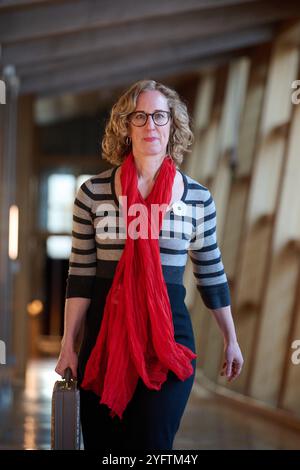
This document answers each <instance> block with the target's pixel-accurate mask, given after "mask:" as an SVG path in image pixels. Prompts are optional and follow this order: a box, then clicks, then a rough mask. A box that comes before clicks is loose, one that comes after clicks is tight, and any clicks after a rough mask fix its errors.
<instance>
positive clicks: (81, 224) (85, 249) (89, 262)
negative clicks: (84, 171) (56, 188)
mask: <svg viewBox="0 0 300 470" xmlns="http://www.w3.org/2000/svg"><path fill="white" fill-rule="evenodd" d="M92 186H93V185H92V182H91V180H90V179H89V180H87V181H85V182H84V183H83V184H82V185H81V186H80V188H79V189H78V191H77V194H76V197H75V200H74V204H73V226H72V251H71V255H70V259H69V270H68V277H67V282H66V284H67V285H66V298H70V297H85V298H91V296H92V288H93V283H94V280H95V276H96V266H97V254H96V242H95V229H94V225H93V217H92V202H93V188H92Z"/></svg>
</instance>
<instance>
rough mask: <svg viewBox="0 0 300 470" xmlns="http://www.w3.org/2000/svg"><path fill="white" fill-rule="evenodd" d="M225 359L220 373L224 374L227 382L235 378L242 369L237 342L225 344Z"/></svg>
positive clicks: (241, 357)
mask: <svg viewBox="0 0 300 470" xmlns="http://www.w3.org/2000/svg"><path fill="white" fill-rule="evenodd" d="M224 355H225V361H224V363H223V368H222V370H221V373H220V375H226V377H227V380H228V382H231V381H232V380H234V379H236V378H237V377H238V376H239V375H240V373H241V370H242V366H243V363H244V359H243V356H242V353H241V350H240V347H239V345H238V343H237V342H235V343H229V344H225V346H224Z"/></svg>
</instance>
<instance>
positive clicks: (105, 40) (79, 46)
mask: <svg viewBox="0 0 300 470" xmlns="http://www.w3.org/2000/svg"><path fill="white" fill-rule="evenodd" d="M252 10H253V8H252ZM286 14H287V15H289V14H290V13H287V11H286ZM299 14H300V9H299ZM277 17H278V13H277V12H274V11H272V10H269V9H268V8H266V7H263V8H262V6H260V7H259V8H258V10H257V11H255V13H254V12H253V11H252V14H249V5H243V6H233V7H230V8H226V9H224V11H223V12H222V22H220V20H219V17H218V16H216V15H215V11H213V10H211V11H206V12H188V13H185V14H182V15H174V16H173V17H172V18H169V22H171V23H172V28H169V27H166V19H165V18H164V17H161V18H155V19H145V20H144V21H142V22H132V23H130V24H128V23H126V24H121V25H119V26H116V25H113V26H110V27H104V28H99V29H92V30H88V31H79V32H77V33H70V34H64V35H61V34H60V35H57V36H52V37H44V38H40V39H39V40H36V39H31V40H28V41H25V42H21V43H20V42H16V43H12V44H7V45H4V46H3V51H2V63H3V64H4V65H7V64H14V65H15V66H18V65H25V64H28V65H30V66H31V65H32V66H33V65H34V64H36V63H38V62H43V61H44V62H52V61H58V60H63V59H66V58H69V57H72V56H78V55H80V54H83V55H86V54H92V53H95V52H97V53H102V52H104V53H105V51H106V50H112V49H115V48H119V47H120V42H121V44H122V47H123V46H124V47H125V46H126V47H128V48H133V50H134V49H135V47H136V46H139V45H141V44H144V45H145V47H146V46H147V47H149V45H150V47H152V45H154V46H155V44H157V43H160V44H163V43H168V44H170V43H171V42H173V41H174V42H176V41H185V40H188V39H191V38H205V37H207V36H212V35H215V34H221V33H226V32H229V31H237V30H242V29H244V28H250V27H251V26H259V25H262V24H265V23H269V22H273V21H274V20H275V19H276V18H277ZM120 38H121V39H120Z"/></svg>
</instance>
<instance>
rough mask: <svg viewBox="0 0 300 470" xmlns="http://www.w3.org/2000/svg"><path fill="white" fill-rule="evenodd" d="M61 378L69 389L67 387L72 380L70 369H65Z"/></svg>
mask: <svg viewBox="0 0 300 470" xmlns="http://www.w3.org/2000/svg"><path fill="white" fill-rule="evenodd" d="M63 378H64V380H65V381H66V387H68V388H69V387H70V383H71V380H72V378H73V375H72V369H71V367H67V368H66V369H65V372H64V376H63Z"/></svg>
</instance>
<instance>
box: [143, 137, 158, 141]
mask: <svg viewBox="0 0 300 470" xmlns="http://www.w3.org/2000/svg"><path fill="white" fill-rule="evenodd" d="M144 140H145V141H146V142H153V141H154V140H157V137H144Z"/></svg>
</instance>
